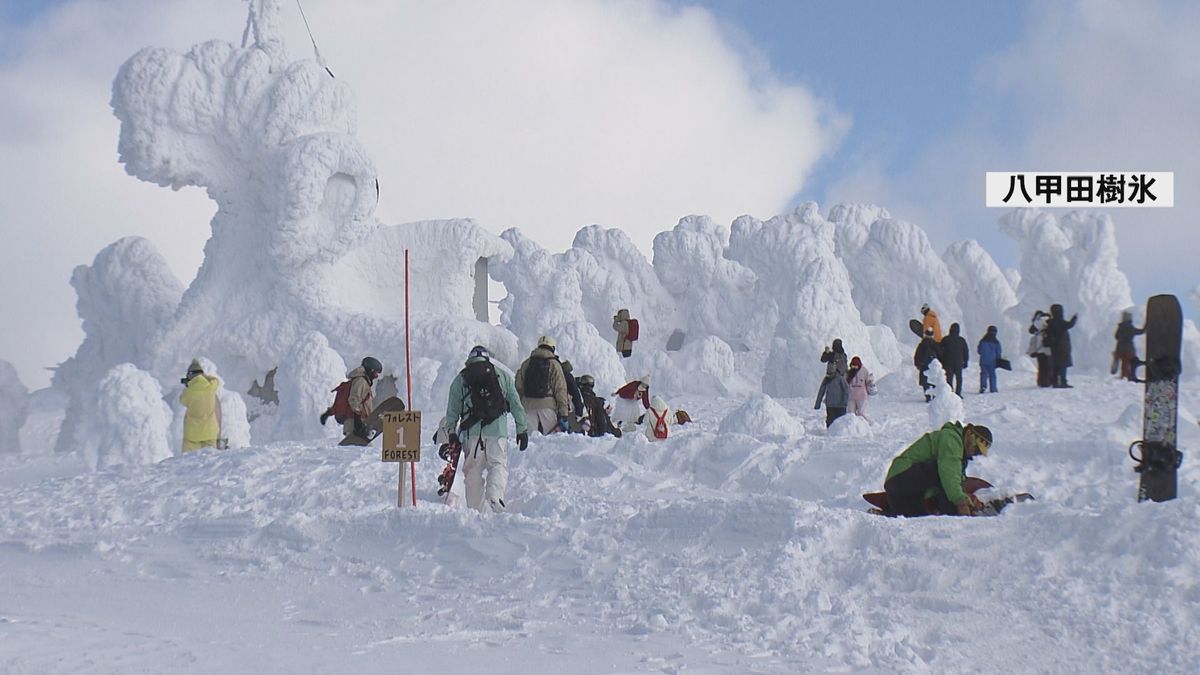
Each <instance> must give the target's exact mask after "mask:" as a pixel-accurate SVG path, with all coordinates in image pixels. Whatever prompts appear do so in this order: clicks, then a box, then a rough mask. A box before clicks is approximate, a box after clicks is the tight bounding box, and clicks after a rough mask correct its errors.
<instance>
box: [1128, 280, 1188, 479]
mask: <svg viewBox="0 0 1200 675" xmlns="http://www.w3.org/2000/svg"><path fill="white" fill-rule="evenodd" d="M1182 341H1183V313H1182V311H1181V310H1180V308H1179V300H1178V299H1177V298H1176V297H1175V296H1173V295H1155V296H1153V297H1151V298H1150V300H1148V301H1147V302H1146V360H1145V361H1144V362H1141V363H1139V364H1138V365H1140V366H1145V382H1146V395H1145V408H1144V412H1143V418H1142V439H1141V440H1140V441H1134V443H1133V445H1131V446H1129V456H1130V457H1132V458H1133V460H1134V461H1135V462H1137V465H1136V466H1135V467H1134V468H1133V470H1134V471H1136V472H1138V473H1139V474H1141V479H1140V480H1139V482H1138V501H1139V502H1144V501H1146V500H1150V501H1155V502H1165V501H1168V500H1171V499H1174V498H1175V496H1176V492H1177V483H1176V475H1175V474H1176V471H1177V470H1178V469H1179V466H1180V464H1182V463H1183V453H1181V452H1179V449H1178V448H1177V447H1176V433H1177V428H1176V425H1177V422H1178V419H1177V417H1178V413H1179V372H1180V370H1181V359H1180V346H1181V343H1182ZM1138 446H1140V448H1141V456H1140V457H1139V456H1135V455H1134V454H1133V448H1134V447H1138Z"/></svg>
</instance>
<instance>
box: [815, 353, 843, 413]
mask: <svg viewBox="0 0 1200 675" xmlns="http://www.w3.org/2000/svg"><path fill="white" fill-rule="evenodd" d="M821 363H824V364H825V377H824V379H822V380H821V386H820V387H818V388H817V401H816V403H814V404H813V410H820V409H821V402H822V401H823V400H824V399H825V390H826V389H828V388H829V383H830V382H832V381H833V379H834V378H835V377H845V376H846V371H847V370H849V367H848V366H847V364H846V349H845V348H844V347H842V340H841V338H834V340H833V347H832V348H830V347H826V348H825V350H824V351H822V352H821Z"/></svg>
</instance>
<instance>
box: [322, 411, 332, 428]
mask: <svg viewBox="0 0 1200 675" xmlns="http://www.w3.org/2000/svg"><path fill="white" fill-rule="evenodd" d="M332 414H333V410H326V411H325V412H323V413H321V426H325V423H326V422H328V421H329V416H330V415H332Z"/></svg>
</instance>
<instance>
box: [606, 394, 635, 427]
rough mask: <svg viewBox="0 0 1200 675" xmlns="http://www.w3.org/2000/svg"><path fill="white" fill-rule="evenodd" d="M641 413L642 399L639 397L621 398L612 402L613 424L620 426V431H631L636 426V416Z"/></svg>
mask: <svg viewBox="0 0 1200 675" xmlns="http://www.w3.org/2000/svg"><path fill="white" fill-rule="evenodd" d="M641 415H642V400H641V399H640V398H633V399H629V398H621V397H620V396H618V397H617V400H616V401H614V402H613V414H612V421H613V424H615V425H617V426H619V427H621V430H622V431H632V430H633V428H634V427H635V426H637V418H638V417H640V416H641Z"/></svg>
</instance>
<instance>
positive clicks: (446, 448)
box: [437, 442, 464, 506]
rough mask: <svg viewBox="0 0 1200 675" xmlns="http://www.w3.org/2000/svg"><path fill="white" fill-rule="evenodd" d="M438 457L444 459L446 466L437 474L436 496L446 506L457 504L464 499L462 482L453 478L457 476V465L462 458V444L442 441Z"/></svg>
mask: <svg viewBox="0 0 1200 675" xmlns="http://www.w3.org/2000/svg"><path fill="white" fill-rule="evenodd" d="M438 457H441V458H442V459H444V460H446V466H444V467H443V468H442V473H441V474H440V475H439V476H438V491H437V493H438V496H439V497H441V498H442V503H444V504H445V505H446V506H458V505H459V504H461V503H462V502H463V499H464V490H463V485H462V483H463V482H462V481H461V480H455V479H456V478H458V467H459V462H460V460H461V458H462V444H461V443H458V442H455V443H443V444H442V446H441V447H440V448H438Z"/></svg>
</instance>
